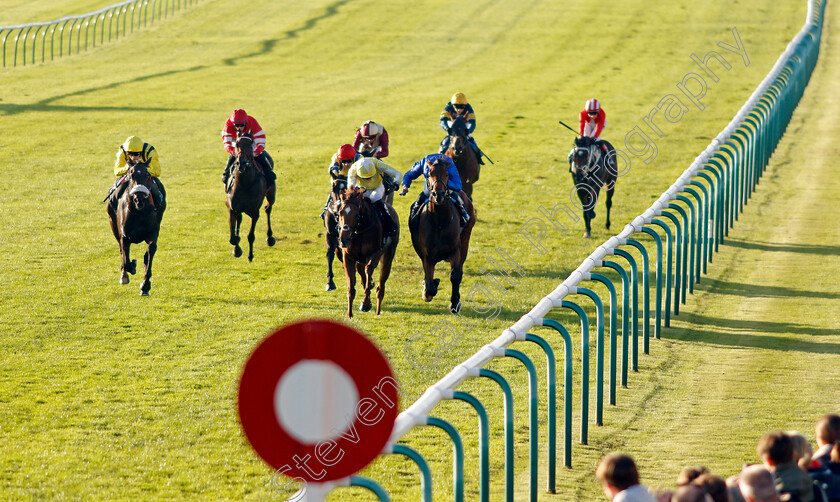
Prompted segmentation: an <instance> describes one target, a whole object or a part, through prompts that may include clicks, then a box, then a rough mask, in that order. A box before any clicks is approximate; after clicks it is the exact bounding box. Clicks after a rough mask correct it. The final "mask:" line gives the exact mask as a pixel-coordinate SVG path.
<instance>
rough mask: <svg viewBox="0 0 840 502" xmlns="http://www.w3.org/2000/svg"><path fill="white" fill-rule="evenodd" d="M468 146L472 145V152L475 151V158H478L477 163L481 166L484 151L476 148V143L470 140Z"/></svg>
mask: <svg viewBox="0 0 840 502" xmlns="http://www.w3.org/2000/svg"><path fill="white" fill-rule="evenodd" d="M470 146H471V147H472V149H473V152H475V158H476V159H477V160H478V163H479V165H482V166H483V165H484V159H483V158H482V157H484V152H482V151H481V149H480V148H478V145H476V144H475V143H473V142H472V141H471V142H470Z"/></svg>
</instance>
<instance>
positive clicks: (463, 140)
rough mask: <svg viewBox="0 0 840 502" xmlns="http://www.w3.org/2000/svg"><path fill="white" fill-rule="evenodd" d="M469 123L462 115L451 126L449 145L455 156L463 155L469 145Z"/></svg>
mask: <svg viewBox="0 0 840 502" xmlns="http://www.w3.org/2000/svg"><path fill="white" fill-rule="evenodd" d="M467 135H468V132H467V122H466V121H465V120H464V117H461V116H460V115H459V116H458V117H455V120H453V121H452V125H451V126H449V145H450V147H451V148H452V152H453V153H454V154H455V156H459V155H461V153H463V151H464V147H465V146H466V145H467Z"/></svg>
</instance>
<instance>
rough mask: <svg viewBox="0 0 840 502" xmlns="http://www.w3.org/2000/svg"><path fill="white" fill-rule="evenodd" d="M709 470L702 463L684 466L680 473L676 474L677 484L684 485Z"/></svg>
mask: <svg viewBox="0 0 840 502" xmlns="http://www.w3.org/2000/svg"><path fill="white" fill-rule="evenodd" d="M708 472H709V469H707V468H706V467H705V466H702V465H695V466H693V467H686V468H685V469H683V470H682V471H680V474H679V475H678V476H677V486H685V485H687V484H689V483H691V482H692V481H694V479H695V478H697V476H699V475H701V474H706V473H708Z"/></svg>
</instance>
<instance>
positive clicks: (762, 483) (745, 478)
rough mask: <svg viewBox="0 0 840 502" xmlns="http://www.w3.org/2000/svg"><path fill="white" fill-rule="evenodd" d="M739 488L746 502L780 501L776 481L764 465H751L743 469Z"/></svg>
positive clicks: (739, 479)
mask: <svg viewBox="0 0 840 502" xmlns="http://www.w3.org/2000/svg"><path fill="white" fill-rule="evenodd" d="M738 488H740V490H741V494H742V495H743V496H744V500H746V502H778V500H779V492H777V491H776V482H775V481H773V475H772V474H770V471H768V470H767V469H766V468H765V467H764V466H763V465H751V466H749V467H745V468H744V470H743V471H741V476H740V477H739V478H738Z"/></svg>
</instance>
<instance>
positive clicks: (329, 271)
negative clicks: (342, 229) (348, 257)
mask: <svg viewBox="0 0 840 502" xmlns="http://www.w3.org/2000/svg"><path fill="white" fill-rule="evenodd" d="M329 239H330V237H329V235H328V236H327V286H326V288H325V289H324V291H333V290H334V289H335V282H333V258H335V246H332V245H330V242H329Z"/></svg>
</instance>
